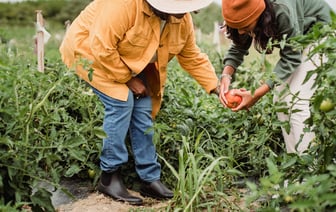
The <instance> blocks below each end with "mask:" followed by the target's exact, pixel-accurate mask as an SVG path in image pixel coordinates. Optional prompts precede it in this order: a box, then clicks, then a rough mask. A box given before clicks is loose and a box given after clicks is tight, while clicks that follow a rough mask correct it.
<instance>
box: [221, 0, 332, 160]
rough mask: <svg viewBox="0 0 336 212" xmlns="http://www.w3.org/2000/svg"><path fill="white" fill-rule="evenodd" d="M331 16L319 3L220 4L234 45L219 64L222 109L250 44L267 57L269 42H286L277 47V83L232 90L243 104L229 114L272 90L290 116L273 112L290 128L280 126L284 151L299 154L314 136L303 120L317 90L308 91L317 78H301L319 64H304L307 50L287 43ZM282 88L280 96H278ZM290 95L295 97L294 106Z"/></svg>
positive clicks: (247, 0) (235, 0) (255, 0)
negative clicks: (221, 65) (220, 67)
mask: <svg viewBox="0 0 336 212" xmlns="http://www.w3.org/2000/svg"><path fill="white" fill-rule="evenodd" d="M330 13H331V8H330V7H329V5H328V4H327V3H326V2H324V1H323V0H305V1H301V0H222V15H223V17H224V24H225V30H226V33H227V35H228V38H229V39H231V40H232V41H233V42H232V45H231V46H230V48H229V50H228V52H227V53H226V55H225V57H224V61H223V63H224V69H223V71H222V77H221V85H220V101H221V103H222V104H223V105H224V106H227V99H226V98H225V94H226V93H227V92H228V90H229V87H230V83H231V75H232V74H234V72H235V71H236V70H237V68H238V67H239V66H240V65H241V64H242V62H243V61H244V56H245V55H247V54H248V52H249V48H250V46H251V44H252V42H254V46H255V48H256V49H257V50H258V51H259V52H266V53H272V51H273V47H274V45H272V47H271V48H270V45H269V44H270V42H273V41H275V42H280V41H282V40H283V39H285V42H286V44H285V45H284V47H281V48H279V56H280V57H279V58H280V59H279V60H278V62H277V63H276V64H275V67H274V70H273V71H274V74H275V76H276V78H277V79H276V80H267V81H265V83H263V84H261V85H260V87H258V88H257V89H256V90H255V91H254V92H253V93H252V92H251V91H249V90H246V89H234V90H235V94H236V95H240V96H242V98H243V100H242V102H241V103H240V105H238V106H237V107H236V108H233V109H232V110H233V111H239V110H243V109H245V110H248V109H249V108H251V107H252V106H253V105H254V104H255V103H256V102H257V101H258V100H259V99H260V98H261V97H262V96H264V95H265V94H266V93H268V92H269V91H270V90H271V89H273V88H274V89H275V95H274V101H281V102H284V103H285V104H286V105H287V107H288V114H291V115H290V116H289V115H288V114H287V113H280V112H279V113H278V114H277V115H278V118H279V120H281V121H289V124H290V127H291V129H290V132H287V131H286V130H285V128H282V133H283V137H284V141H285V144H286V150H287V152H288V153H298V154H301V153H303V152H304V151H305V150H307V149H308V146H309V143H310V141H311V140H312V139H313V138H314V136H315V135H314V133H313V132H304V128H305V124H304V121H305V120H306V119H307V118H309V117H310V110H309V99H310V98H311V97H312V95H313V94H314V91H315V90H316V88H313V85H314V82H315V78H316V76H312V77H310V79H309V80H308V81H305V78H306V76H307V74H308V72H309V71H310V70H314V69H315V68H316V67H315V66H314V63H315V64H318V61H315V62H312V61H311V60H307V56H306V54H307V51H308V49H305V50H304V51H300V50H296V49H293V47H291V45H289V41H290V39H291V38H292V37H295V36H298V35H303V34H306V33H308V32H309V30H310V29H311V27H312V26H313V25H314V24H316V23H318V22H321V23H325V24H328V23H330V22H331V16H330ZM276 47H280V46H279V45H276ZM275 82H279V83H275ZM287 87H288V88H289V89H288V90H287V93H286V95H285V96H282V95H278V94H280V93H281V92H282V91H285V89H287ZM293 94H295V95H296V94H297V96H295V98H296V99H297V101H295V104H294V105H293V103H292V100H293V98H294V95H293Z"/></svg>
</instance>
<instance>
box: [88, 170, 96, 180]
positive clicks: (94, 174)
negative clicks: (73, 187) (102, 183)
mask: <svg viewBox="0 0 336 212" xmlns="http://www.w3.org/2000/svg"><path fill="white" fill-rule="evenodd" d="M88 175H89V177H90V178H91V179H94V177H95V176H96V172H95V170H93V169H89V170H88Z"/></svg>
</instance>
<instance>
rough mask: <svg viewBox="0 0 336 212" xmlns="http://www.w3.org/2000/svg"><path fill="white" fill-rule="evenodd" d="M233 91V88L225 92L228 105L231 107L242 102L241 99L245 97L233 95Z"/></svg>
mask: <svg viewBox="0 0 336 212" xmlns="http://www.w3.org/2000/svg"><path fill="white" fill-rule="evenodd" d="M232 92H233V91H232V90H230V91H229V92H227V93H226V94H225V98H226V100H227V106H228V107H229V108H236V107H237V106H238V105H239V104H240V103H241V101H242V100H243V99H242V97H241V96H239V95H233V94H232Z"/></svg>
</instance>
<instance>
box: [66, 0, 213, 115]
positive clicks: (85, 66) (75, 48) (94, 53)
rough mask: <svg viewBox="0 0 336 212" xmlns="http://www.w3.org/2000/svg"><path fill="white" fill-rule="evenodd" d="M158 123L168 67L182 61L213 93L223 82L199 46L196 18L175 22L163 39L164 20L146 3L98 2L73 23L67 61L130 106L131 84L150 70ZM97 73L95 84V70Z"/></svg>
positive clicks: (135, 0)
mask: <svg viewBox="0 0 336 212" xmlns="http://www.w3.org/2000/svg"><path fill="white" fill-rule="evenodd" d="M156 51H157V58H158V59H157V61H156V62H155V65H153V67H152V69H154V71H152V72H150V73H151V74H150V75H149V76H148V75H147V76H146V77H148V78H149V79H148V83H149V87H150V95H151V98H152V101H153V103H152V104H153V112H152V115H153V118H154V117H155V115H156V114H157V113H158V111H159V109H160V105H161V101H162V95H163V92H164V85H165V81H166V77H167V64H168V62H169V61H170V60H171V59H172V58H173V57H174V56H176V57H177V59H178V61H179V63H180V65H181V67H182V68H183V69H184V70H186V71H187V72H188V73H189V74H190V75H191V76H192V77H193V78H194V79H195V80H196V81H197V82H198V83H199V84H200V85H201V86H202V87H203V88H204V89H205V90H206V91H207V92H208V93H209V92H210V91H211V90H213V89H215V88H216V86H217V82H218V78H217V76H216V74H215V70H214V68H213V66H212V65H211V63H210V61H209V59H208V57H207V55H205V54H203V53H201V51H200V49H199V48H198V47H197V46H196V41H195V34H194V29H193V23H192V18H191V15H190V14H186V15H185V16H184V18H183V19H177V18H174V17H170V19H169V21H167V24H166V26H165V28H164V30H163V31H162V33H161V35H160V19H159V18H158V17H157V16H155V15H154V13H153V12H152V10H151V9H150V7H149V5H148V3H147V2H146V1H145V0H113V1H111V0H95V1H93V2H91V3H90V4H89V5H88V6H87V7H86V8H85V9H84V10H83V11H82V12H81V13H80V15H79V16H78V17H77V18H76V19H75V20H74V21H73V23H72V24H71V26H70V27H69V29H68V30H67V32H66V34H65V37H64V40H63V42H62V44H61V46H60V53H61V56H62V60H63V61H64V63H65V64H66V65H67V66H68V67H69V68H75V70H76V73H77V74H78V75H79V76H80V77H81V78H82V79H84V80H85V81H87V82H88V83H89V84H90V85H92V86H93V87H95V88H96V89H98V90H100V91H101V92H103V93H104V94H106V95H108V96H110V97H113V98H116V99H119V100H122V101H126V100H127V98H128V91H129V90H128V87H127V85H126V84H125V83H126V82H127V81H128V80H130V79H131V77H132V76H135V75H137V74H139V73H140V72H141V71H143V70H144V68H145V67H146V66H147V65H148V63H149V62H150V60H151V58H152V57H153V55H154V54H155V52H156ZM90 69H91V70H93V75H92V80H90V78H89V73H90V71H89V70H90Z"/></svg>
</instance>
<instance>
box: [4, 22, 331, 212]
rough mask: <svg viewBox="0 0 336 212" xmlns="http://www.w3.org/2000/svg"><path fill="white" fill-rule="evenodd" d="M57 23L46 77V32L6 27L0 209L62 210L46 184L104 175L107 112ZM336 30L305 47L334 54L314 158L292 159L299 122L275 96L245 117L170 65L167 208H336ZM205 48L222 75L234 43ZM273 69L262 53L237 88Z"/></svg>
mask: <svg viewBox="0 0 336 212" xmlns="http://www.w3.org/2000/svg"><path fill="white" fill-rule="evenodd" d="M46 27H47V29H48V30H49V32H50V33H51V34H52V37H51V39H50V40H49V42H48V43H47V44H46V45H45V58H44V65H45V71H44V73H41V72H39V71H37V56H36V54H35V53H34V39H33V36H34V35H35V28H34V26H29V25H26V26H22V25H21V26H15V25H1V28H0V92H1V95H0V147H1V148H0V173H1V175H0V211H20V210H22V209H23V208H27V207H28V208H30V209H31V210H33V211H55V208H54V206H53V205H52V204H51V201H50V197H51V193H50V191H48V190H46V189H44V188H41V187H39V186H38V184H39V183H41V182H47V183H50V184H52V185H54V186H55V187H56V188H59V187H60V185H59V183H60V181H61V179H64V178H75V179H83V180H87V179H90V180H91V182H92V185H93V186H94V185H95V184H96V183H97V180H98V179H99V174H100V171H99V153H100V149H101V145H102V142H101V139H102V137H103V136H104V132H103V130H102V117H103V105H101V103H100V101H99V100H98V98H97V97H96V96H95V95H94V94H93V93H92V91H91V90H90V88H88V87H87V86H86V85H85V83H83V82H81V81H80V80H79V79H78V78H77V76H76V75H75V74H74V73H73V72H72V71H70V70H68V69H66V67H65V66H64V64H63V63H62V62H61V60H60V55H59V53H58V46H59V44H60V42H61V39H62V36H63V33H64V28H63V26H61V25H52V26H51V25H47V26H46ZM335 29H336V27H335V21H334V23H333V24H332V25H331V26H324V27H323V28H319V29H318V28H316V29H315V30H314V31H313V32H312V33H310V34H309V35H307V36H304V37H303V36H302V37H300V38H298V39H296V43H295V45H297V46H298V48H302V47H304V46H305V45H307V44H308V43H310V42H311V41H316V43H317V45H316V47H315V48H314V49H313V50H312V51H311V54H318V55H320V54H324V56H325V57H327V58H328V60H327V61H324V63H323V65H322V66H321V67H318V68H317V69H316V70H314V72H317V73H319V75H318V76H319V77H318V78H317V83H318V85H319V88H318V89H317V91H316V93H315V95H314V98H313V99H312V100H311V112H312V114H313V115H312V117H311V118H310V119H309V120H307V121H306V122H307V124H308V125H309V126H311V127H312V128H313V130H314V132H315V133H316V138H315V140H314V142H313V143H312V146H311V148H310V149H309V151H308V152H307V153H306V154H304V155H302V156H298V155H295V154H286V153H285V148H284V141H283V138H282V134H281V129H280V126H285V125H286V124H288V123H282V122H280V121H279V120H278V119H277V117H276V112H277V111H281V110H282V106H281V105H278V104H276V103H275V104H274V103H273V100H272V99H273V94H272V93H269V94H268V95H267V96H265V97H264V98H263V99H262V100H260V101H259V102H258V103H257V104H256V105H255V106H254V107H253V108H251V110H250V111H249V112H245V111H241V112H237V113H234V112H231V111H230V110H228V109H226V108H223V106H222V105H221V104H220V102H219V100H218V98H217V97H216V96H214V95H208V94H206V93H205V92H204V91H203V90H202V89H201V87H200V86H199V85H198V84H197V83H196V81H194V80H193V79H192V78H190V77H189V76H188V75H187V74H186V73H185V72H184V71H183V70H182V69H181V67H180V66H179V65H178V63H177V61H175V60H174V61H172V62H171V63H170V65H169V68H168V83H167V85H166V89H165V96H164V102H163V105H162V109H161V111H160V113H159V115H158V117H157V119H156V120H155V126H154V130H155V144H156V147H157V151H158V154H159V158H160V162H161V164H162V167H163V178H162V180H163V181H164V182H166V183H167V184H168V185H170V187H172V188H174V191H175V197H174V199H173V200H172V201H170V202H169V206H167V208H166V209H164V210H167V211H223V210H224V209H226V210H228V211H243V210H247V211H335V210H336V130H335V123H336V109H335V108H334V107H332V108H331V110H325V109H323V107H321V104H322V102H323V101H324V100H328V101H329V103H331V104H332V105H333V104H334V103H335V102H336V95H335V93H336V86H335V85H336V66H335V62H336V53H335V50H336V32H335ZM206 36H207V35H205V36H204V37H206ZM210 37H211V36H210ZM322 38H324V39H322ZM204 40H210V39H204ZM199 45H200V47H201V48H202V49H203V51H204V52H206V53H207V54H208V55H209V57H210V59H211V61H212V62H213V65H214V67H215V68H216V71H217V73H218V74H220V73H221V69H222V64H221V61H222V57H223V55H224V53H225V49H226V47H227V46H225V45H224V44H223V45H224V46H222V48H223V50H222V51H221V52H218V51H216V50H215V49H216V48H214V46H213V45H212V44H211V43H209V42H205V41H204V42H200V43H199ZM325 57H321V58H325ZM273 63H274V58H272V57H270V56H265V55H264V56H262V55H254V54H253V55H251V57H249V59H248V60H247V61H246V63H244V65H243V66H242V67H241V68H240V70H239V72H237V74H236V75H235V81H234V82H233V84H232V86H237V87H245V88H247V89H252V90H253V89H255V88H256V86H258V83H259V82H260V80H264V79H265V78H267V77H269V75H270V72H271V70H272V66H273ZM260 70H264V71H260ZM321 108H322V109H321ZM132 160H133V158H130V161H131V162H132ZM131 164H132V163H129V165H128V166H127V167H124V169H125V172H128V173H134V174H133V175H132V174H131V175H127V176H125V177H124V179H125V180H126V182H127V184H128V185H132V187H131V188H132V189H134V190H137V189H138V180H139V179H138V178H137V176H136V174H135V172H134V167H133V165H131ZM64 189H66V188H64ZM241 202H243V204H241ZM148 210H149V211H150V206H149V207H148ZM139 211H143V208H142V209H139ZM146 211H147V210H146Z"/></svg>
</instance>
